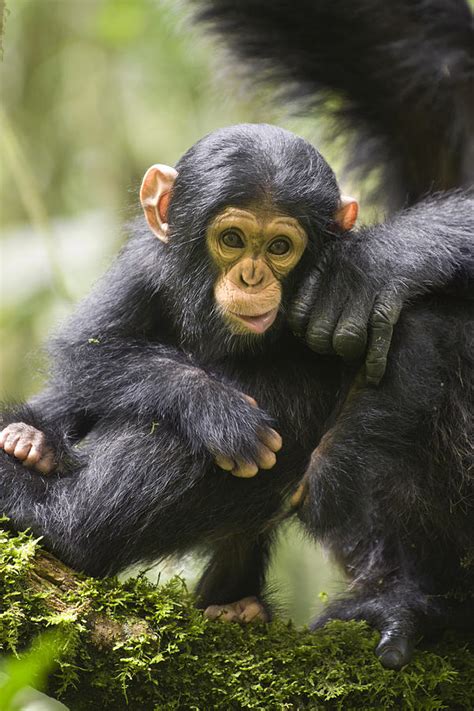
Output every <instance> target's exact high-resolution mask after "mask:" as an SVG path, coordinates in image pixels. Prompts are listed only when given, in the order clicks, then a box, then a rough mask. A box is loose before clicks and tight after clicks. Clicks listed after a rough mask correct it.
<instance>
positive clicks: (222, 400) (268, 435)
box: [173, 374, 282, 478]
mask: <svg viewBox="0 0 474 711" xmlns="http://www.w3.org/2000/svg"><path fill="white" fill-rule="evenodd" d="M173 404H174V405H175V407H176V419H177V420H178V424H179V427H180V429H181V432H182V434H183V435H184V437H185V438H186V440H187V441H188V442H189V444H190V445H191V447H192V448H196V450H197V448H199V449H201V448H204V449H206V450H207V451H208V452H210V454H211V455H212V456H213V458H214V461H215V462H216V464H217V465H218V466H219V467H220V468H221V469H224V470H226V471H229V472H232V474H233V475H234V476H238V477H243V478H245V477H253V476H255V475H256V474H257V472H258V470H259V469H271V468H272V467H273V466H274V465H275V463H276V457H275V452H278V451H279V450H280V449H281V447H282V439H281V437H280V435H279V434H278V432H276V431H275V430H274V429H273V428H272V426H271V425H272V419H271V417H270V416H269V415H268V414H267V413H266V412H265V411H264V410H262V409H260V407H259V406H258V404H257V402H256V401H255V400H254V399H253V398H252V397H249V396H248V395H245V394H244V393H242V392H241V391H239V390H237V389H236V388H235V387H234V386H233V385H230V384H227V383H223V382H221V381H218V380H217V379H215V378H210V377H209V376H207V375H205V377H202V376H201V374H198V376H193V378H190V380H189V381H188V383H186V388H184V395H183V396H182V397H181V399H180V398H179V393H178V398H177V401H176V402H175V403H173Z"/></svg>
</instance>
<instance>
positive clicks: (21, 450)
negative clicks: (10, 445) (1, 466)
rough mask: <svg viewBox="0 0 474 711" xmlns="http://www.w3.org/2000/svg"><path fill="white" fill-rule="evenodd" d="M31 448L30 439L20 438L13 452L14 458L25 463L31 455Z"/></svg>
mask: <svg viewBox="0 0 474 711" xmlns="http://www.w3.org/2000/svg"><path fill="white" fill-rule="evenodd" d="M31 446H32V442H31V439H30V438H29V437H20V438H19V440H18V442H17V444H16V447H15V450H14V452H13V456H14V457H16V458H17V459H20V460H21V461H23V460H24V459H26V458H27V456H28V454H29V453H30V449H31Z"/></svg>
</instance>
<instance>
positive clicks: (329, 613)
mask: <svg viewBox="0 0 474 711" xmlns="http://www.w3.org/2000/svg"><path fill="white" fill-rule="evenodd" d="M404 592H406V591H404ZM418 597H420V600H416V601H415V602H416V603H417V602H421V594H420V593H418ZM425 603H426V598H425ZM423 607H425V606H424V605H420V606H418V604H415V605H412V604H411V601H410V597H409V596H407V597H405V595H403V596H400V597H399V596H398V595H397V593H396V592H395V591H386V592H384V593H381V594H380V595H373V594H372V595H371V596H370V597H369V596H368V597H362V596H358V597H354V598H347V599H344V600H339V601H337V602H336V603H334V604H333V605H330V606H329V608H328V609H327V610H326V611H325V612H324V613H323V614H322V615H320V617H318V618H317V619H316V620H315V621H314V622H313V624H312V625H311V628H312V629H313V630H315V629H320V628H321V627H324V625H325V624H326V623H327V622H329V621H330V620H365V621H366V622H368V624H369V625H370V626H371V627H374V628H375V629H376V630H378V631H379V632H380V642H379V643H378V645H377V648H376V650H375V654H376V655H377V657H378V658H379V659H380V662H381V663H382V665H383V666H384V667H386V668H387V669H396V670H399V669H401V668H402V667H403V666H405V665H406V664H408V662H409V661H410V660H411V658H412V655H413V650H414V648H415V645H416V642H417V639H418V638H419V637H420V626H421V618H422V617H423V616H424V614H423V613H426V612H427V609H426V607H425V609H424V610H423V613H422V612H421V610H422V609H423Z"/></svg>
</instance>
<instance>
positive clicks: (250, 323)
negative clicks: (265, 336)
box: [232, 307, 278, 333]
mask: <svg viewBox="0 0 474 711" xmlns="http://www.w3.org/2000/svg"><path fill="white" fill-rule="evenodd" d="M277 313H278V307H276V308H274V309H271V311H266V312H265V313H264V314H259V315H258V316H244V315H243V314H236V313H234V312H232V316H235V317H236V318H238V319H239V320H240V321H243V322H244V323H245V325H246V327H247V328H248V329H249V330H250V331H253V332H254V333H265V331H267V330H268V329H269V328H270V326H271V325H272V324H273V322H274V321H275V319H276V317H277Z"/></svg>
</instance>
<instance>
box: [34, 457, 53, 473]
mask: <svg viewBox="0 0 474 711" xmlns="http://www.w3.org/2000/svg"><path fill="white" fill-rule="evenodd" d="M55 465H56V462H55V461H54V455H53V453H52V452H48V453H47V454H46V455H45V456H43V457H41V459H40V460H39V462H36V464H35V469H36V470H37V471H39V472H40V473H41V474H51V472H52V471H54V468H55Z"/></svg>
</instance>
